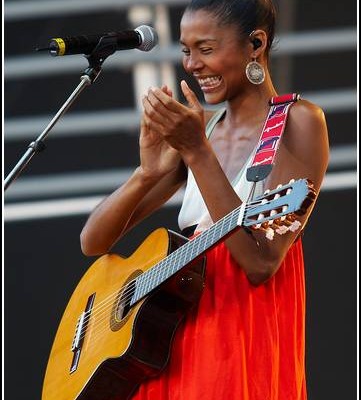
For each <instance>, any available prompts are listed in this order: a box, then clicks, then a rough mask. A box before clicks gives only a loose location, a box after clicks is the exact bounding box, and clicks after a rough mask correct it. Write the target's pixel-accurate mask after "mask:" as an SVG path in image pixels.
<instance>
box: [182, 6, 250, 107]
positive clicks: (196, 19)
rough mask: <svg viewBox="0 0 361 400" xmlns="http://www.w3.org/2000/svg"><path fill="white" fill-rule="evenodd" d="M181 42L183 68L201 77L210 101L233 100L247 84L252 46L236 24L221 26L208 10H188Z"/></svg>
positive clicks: (196, 77) (200, 81)
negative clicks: (247, 70)
mask: <svg viewBox="0 0 361 400" xmlns="http://www.w3.org/2000/svg"><path fill="white" fill-rule="evenodd" d="M243 42H245V44H242V43H243ZM180 43H181V45H182V46H183V49H182V51H183V53H184V56H183V67H184V69H185V70H186V72H187V73H189V74H190V75H193V77H194V78H195V79H196V80H197V82H198V84H199V86H200V87H201V90H202V92H203V93H204V97H205V100H206V102H207V103H210V104H217V103H220V102H223V101H227V100H232V98H234V97H235V96H237V95H238V94H239V93H240V91H242V88H243V87H244V85H246V84H247V83H246V78H245V68H246V65H247V63H248V62H249V61H251V58H250V54H251V51H252V47H251V46H247V43H250V42H249V41H244V39H243V41H242V39H241V37H240V34H239V31H238V29H237V27H236V26H233V25H229V26H226V25H224V26H222V25H219V23H218V21H217V19H216V18H215V17H214V16H213V15H212V14H211V13H209V12H207V11H202V10H198V11H194V12H193V11H190V12H186V13H185V14H184V15H183V18H182V21H181V37H180Z"/></svg>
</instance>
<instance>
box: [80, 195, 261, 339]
mask: <svg viewBox="0 0 361 400" xmlns="http://www.w3.org/2000/svg"><path fill="white" fill-rule="evenodd" d="M257 204H260V201H259V200H256V201H253V202H251V203H249V204H248V205H247V206H246V207H245V210H246V211H248V210H249V209H251V208H254V206H255V205H257ZM240 208H241V206H239V207H238V208H236V209H235V210H233V211H232V212H231V213H229V214H227V215H226V216H225V217H223V218H222V219H221V220H220V221H218V223H219V224H218V223H217V225H221V226H222V227H223V226H224V224H225V223H227V222H232V219H233V218H234V216H235V214H236V211H239V209H240ZM237 219H238V217H237ZM214 226H216V224H215V225H213V226H212V227H214ZM212 227H211V228H212ZM211 228H210V229H209V230H207V231H205V232H208V231H211ZM213 231H214V232H212V233H213V235H214V233H217V229H213ZM200 236H201V235H199V236H198V237H196V238H195V239H197V238H200ZM206 236H209V232H208V235H206ZM207 240H208V237H206V240H205V242H207ZM189 243H191V244H193V243H194V242H192V241H190V242H187V243H186V244H185V245H187V244H189ZM200 244H201V241H199V243H198V247H199V245H200ZM182 247H184V246H181V247H180V248H179V249H177V250H176V251H175V252H173V253H171V254H170V255H168V256H167V257H166V258H165V259H162V260H161V261H160V262H159V263H158V264H156V265H154V266H152V267H150V270H147V271H145V272H143V273H142V274H141V275H139V276H138V277H137V278H135V279H133V280H131V281H129V282H128V283H127V288H126V289H125V290H124V291H119V290H117V291H116V292H114V293H112V294H110V295H109V296H108V297H107V298H106V299H104V300H102V301H101V302H100V303H99V305H97V307H95V308H94V309H93V310H92V312H91V313H89V315H88V316H86V317H85V318H84V321H85V322H88V320H89V318H94V319H95V317H97V319H96V321H97V323H98V324H101V323H102V322H103V321H104V318H100V317H102V314H103V316H104V314H105V319H108V318H109V314H108V311H109V309H110V308H111V307H114V300H115V302H117V301H118V300H120V299H121V300H122V302H123V303H124V304H126V303H127V302H128V301H129V300H130V299H131V298H132V297H133V296H134V294H135V289H134V287H132V284H133V283H134V284H135V283H136V282H137V280H139V279H141V278H143V277H144V275H146V274H148V273H149V271H152V272H153V271H154V269H155V268H157V271H156V274H155V275H154V276H153V279H154V278H155V279H157V278H158V277H159V276H160V275H161V274H162V273H163V272H164V271H163V270H162V269H161V268H159V267H162V266H163V265H162V264H167V261H169V260H170V259H172V260H171V261H172V262H173V264H174V263H175V262H177V261H178V260H177V258H178V257H179V256H180V255H181V251H180V249H181V248H182ZM183 252H184V249H183ZM152 261H154V260H152ZM152 261H150V262H152ZM165 266H167V265H165ZM142 297H144V296H142ZM142 297H141V298H142ZM138 300H139V299H138ZM109 303H111V305H110V306H109ZM133 305H134V304H133ZM133 305H132V306H133ZM84 325H85V324H84ZM85 326H86V325H85ZM95 328H96V326H95V325H94V326H93V329H95ZM85 333H86V329H84V332H83V333H82V334H81V336H80V338H81V339H82V338H83V337H84V335H85Z"/></svg>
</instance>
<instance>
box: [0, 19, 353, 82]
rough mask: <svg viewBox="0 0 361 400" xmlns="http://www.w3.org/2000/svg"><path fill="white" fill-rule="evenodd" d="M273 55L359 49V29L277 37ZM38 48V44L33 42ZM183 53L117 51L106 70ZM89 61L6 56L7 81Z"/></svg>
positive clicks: (75, 69) (77, 68) (74, 68)
mask: <svg viewBox="0 0 361 400" xmlns="http://www.w3.org/2000/svg"><path fill="white" fill-rule="evenodd" d="M275 42H276V43H277V45H276V48H275V50H274V51H273V52H272V53H271V54H272V57H279V56H284V55H300V54H311V53H315V52H317V53H323V52H327V53H330V52H336V51H345V50H356V49H357V30H356V28H353V27H350V28H343V29H332V30H323V31H306V32H300V33H289V34H284V35H280V36H278V37H276V39H275ZM34 47H35V44H34ZM181 58H182V52H181V49H180V46H178V45H177V44H173V45H172V46H169V47H160V46H158V47H156V48H155V49H153V50H152V51H150V52H147V53H145V52H142V51H139V50H127V51H121V52H120V51H118V52H116V53H115V54H113V55H112V56H111V57H110V58H109V59H107V60H106V62H105V63H104V68H103V70H104V71H106V70H110V69H119V68H129V67H132V66H134V64H137V63H139V62H151V63H161V62H173V63H180V61H181ZM86 67H87V62H86V59H85V58H84V57H82V56H81V55H71V56H64V57H51V56H50V55H43V54H34V55H30V56H12V57H5V59H4V76H5V80H9V79H20V78H21V79H28V78H32V77H35V76H38V77H45V76H51V75H59V74H66V73H78V74H81V72H82V70H84V69H85V68H86Z"/></svg>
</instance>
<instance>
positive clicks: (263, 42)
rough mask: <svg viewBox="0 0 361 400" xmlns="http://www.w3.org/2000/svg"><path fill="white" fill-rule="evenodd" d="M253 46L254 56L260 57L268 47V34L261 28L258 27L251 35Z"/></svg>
mask: <svg viewBox="0 0 361 400" xmlns="http://www.w3.org/2000/svg"><path fill="white" fill-rule="evenodd" d="M249 40H250V42H251V43H252V46H253V58H258V57H259V56H260V55H261V54H262V53H263V52H264V51H265V50H266V48H267V34H266V32H265V31H263V30H261V29H256V30H254V31H253V32H251V33H250V35H249Z"/></svg>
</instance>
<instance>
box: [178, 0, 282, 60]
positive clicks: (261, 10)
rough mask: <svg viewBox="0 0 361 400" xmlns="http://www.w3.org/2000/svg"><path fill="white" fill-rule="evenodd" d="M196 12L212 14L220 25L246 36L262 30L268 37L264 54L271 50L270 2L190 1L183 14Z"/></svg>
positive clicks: (273, 20)
mask: <svg viewBox="0 0 361 400" xmlns="http://www.w3.org/2000/svg"><path fill="white" fill-rule="evenodd" d="M198 10H204V11H207V12H210V13H212V14H213V15H214V16H215V17H216V18H217V20H218V22H219V23H220V24H221V25H236V26H238V28H239V30H240V33H243V34H246V35H250V34H251V33H252V32H253V31H254V30H255V29H263V30H264V31H265V32H266V33H267V36H268V43H267V49H266V53H267V54H268V52H269V50H270V49H271V46H272V42H273V39H274V34H275V25H276V11H275V7H274V5H273V3H272V0H191V1H190V3H189V4H188V6H187V7H186V9H185V11H184V12H185V13H186V12H189V11H198Z"/></svg>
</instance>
